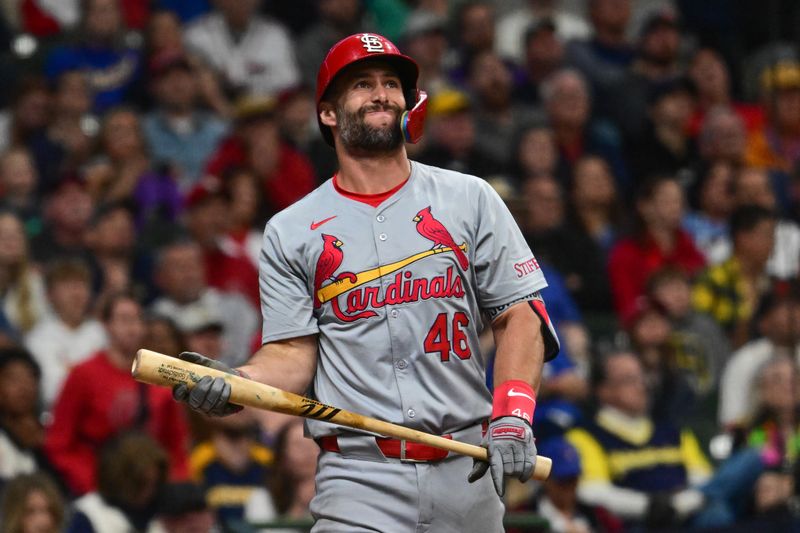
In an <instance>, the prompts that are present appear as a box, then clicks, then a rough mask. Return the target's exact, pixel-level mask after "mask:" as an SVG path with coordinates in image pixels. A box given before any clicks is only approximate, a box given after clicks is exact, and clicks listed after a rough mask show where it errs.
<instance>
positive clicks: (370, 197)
mask: <svg viewBox="0 0 800 533" xmlns="http://www.w3.org/2000/svg"><path fill="white" fill-rule="evenodd" d="M337 177H338V174H334V175H333V188H334V189H336V192H338V193H339V194H341V195H342V196H344V197H345V198H350V199H351V200H355V201H356V202H361V203H363V204H367V205H371V206H372V207H378V206H379V205H381V204H382V203H383V201H384V200H386V199H387V198H389V197H390V196H391V195H393V194H394V193H396V192H397V191H399V190H400V189H401V188H402V187H403V185H405V184H406V182H407V181H408V178H406V179H404V180H403V183H401V184H400V185H398V186H397V187H393V188H391V189H389V190H388V191H386V192H379V193H378V194H360V193H357V192H350V191H346V190H344V189H342V188H341V187H339V183H338V181H337V179H336V178H337Z"/></svg>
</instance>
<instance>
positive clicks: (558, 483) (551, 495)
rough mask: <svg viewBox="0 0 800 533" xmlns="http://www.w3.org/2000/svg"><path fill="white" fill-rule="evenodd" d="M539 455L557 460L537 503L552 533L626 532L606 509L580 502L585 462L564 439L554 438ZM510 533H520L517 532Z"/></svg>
mask: <svg viewBox="0 0 800 533" xmlns="http://www.w3.org/2000/svg"><path fill="white" fill-rule="evenodd" d="M539 453H541V454H543V455H545V457H550V458H551V459H553V469H552V470H551V471H550V477H549V478H547V481H546V482H545V483H544V485H543V486H542V492H541V494H539V496H538V497H537V498H536V501H535V502H534V505H535V507H534V509H533V510H534V511H535V512H536V513H537V514H538V515H539V516H541V517H542V518H544V519H546V520H547V522H548V527H549V529H548V531H553V532H555V533H589V532H590V531H605V532H608V533H611V532H618V531H622V523H621V522H620V521H619V520H617V519H616V518H615V517H614V516H613V515H611V514H610V513H609V512H608V511H606V510H605V509H603V508H602V507H593V506H589V505H585V504H583V503H580V502H579V501H578V493H577V491H578V479H579V478H580V476H581V471H582V468H581V458H580V456H579V455H578V452H577V450H576V449H575V447H574V446H572V444H570V443H569V442H568V441H567V440H566V439H564V437H561V436H558V437H551V438H549V439H547V440H545V441H543V442H542V444H541V446H540V447H539ZM509 533H516V532H514V531H513V530H511V531H509Z"/></svg>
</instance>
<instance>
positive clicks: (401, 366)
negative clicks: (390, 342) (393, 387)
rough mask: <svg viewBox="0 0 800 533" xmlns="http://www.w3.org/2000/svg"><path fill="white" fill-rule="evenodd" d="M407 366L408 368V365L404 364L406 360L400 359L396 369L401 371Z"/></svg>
mask: <svg viewBox="0 0 800 533" xmlns="http://www.w3.org/2000/svg"><path fill="white" fill-rule="evenodd" d="M407 366H408V363H406V360H405V359H400V360H399V361H398V362H397V368H399V369H400V370H403V369H404V368H405V367H407Z"/></svg>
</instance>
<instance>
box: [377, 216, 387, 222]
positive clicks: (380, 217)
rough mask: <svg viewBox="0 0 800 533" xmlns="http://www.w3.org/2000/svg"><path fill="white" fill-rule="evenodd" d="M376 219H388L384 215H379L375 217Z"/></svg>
mask: <svg viewBox="0 0 800 533" xmlns="http://www.w3.org/2000/svg"><path fill="white" fill-rule="evenodd" d="M375 220H377V221H378V222H383V221H384V220H386V217H385V216H383V215H378V216H376V217H375Z"/></svg>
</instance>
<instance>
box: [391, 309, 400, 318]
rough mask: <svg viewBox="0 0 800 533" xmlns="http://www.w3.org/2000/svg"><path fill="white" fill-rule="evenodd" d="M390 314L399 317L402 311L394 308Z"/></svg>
mask: <svg viewBox="0 0 800 533" xmlns="http://www.w3.org/2000/svg"><path fill="white" fill-rule="evenodd" d="M389 314H390V315H391V316H392V318H397V315H399V314H400V311H398V310H397V309H392V312H391V313H389Z"/></svg>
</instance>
